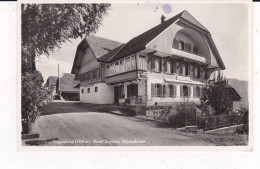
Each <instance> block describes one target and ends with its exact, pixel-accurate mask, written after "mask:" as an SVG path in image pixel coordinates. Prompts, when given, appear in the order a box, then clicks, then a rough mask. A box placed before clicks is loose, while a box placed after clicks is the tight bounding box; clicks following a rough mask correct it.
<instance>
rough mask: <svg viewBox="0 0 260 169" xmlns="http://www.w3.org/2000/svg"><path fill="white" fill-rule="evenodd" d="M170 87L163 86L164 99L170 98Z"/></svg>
mask: <svg viewBox="0 0 260 169" xmlns="http://www.w3.org/2000/svg"><path fill="white" fill-rule="evenodd" d="M170 87H171V86H170V85H165V89H166V91H165V96H166V97H169V96H170Z"/></svg>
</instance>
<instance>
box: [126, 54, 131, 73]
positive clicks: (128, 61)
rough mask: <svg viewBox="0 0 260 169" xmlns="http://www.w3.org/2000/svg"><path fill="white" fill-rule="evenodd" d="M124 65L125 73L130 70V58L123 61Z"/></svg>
mask: <svg viewBox="0 0 260 169" xmlns="http://www.w3.org/2000/svg"><path fill="white" fill-rule="evenodd" d="M125 64H126V71H129V70H131V62H130V57H128V58H126V59H125Z"/></svg>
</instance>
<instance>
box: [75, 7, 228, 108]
mask: <svg viewBox="0 0 260 169" xmlns="http://www.w3.org/2000/svg"><path fill="white" fill-rule="evenodd" d="M126 33H127V32H126ZM223 69H225V65H224V63H223V61H222V59H221V57H220V55H219V52H218V50H217V48H216V46H215V44H214V42H213V39H212V37H211V34H210V32H209V30H208V29H207V28H205V27H204V26H203V25H202V24H200V23H199V22H198V21H197V20H196V19H195V18H194V17H193V16H192V15H191V14H190V13H188V12H187V11H183V12H181V13H180V14H178V15H176V16H174V17H172V18H170V19H168V20H166V21H164V20H163V18H162V20H161V24H159V25H157V26H155V27H153V28H151V29H150V30H148V31H146V32H144V33H142V34H141V35H138V36H136V37H135V38H133V39H131V40H130V41H129V42H127V43H126V44H122V43H119V42H115V41H112V40H108V39H104V38H100V37H96V36H88V37H86V38H85V39H83V40H82V42H81V43H80V44H79V45H78V48H77V51H76V55H75V59H74V63H73V67H72V71H71V73H72V74H75V75H76V79H77V80H80V101H81V102H88V103H98V104H111V103H123V102H126V101H127V102H129V103H131V104H135V103H147V102H148V103H149V104H155V103H164V102H167V103H169V102H175V101H179V100H182V99H183V98H188V99H190V100H193V101H198V102H199V100H200V99H199V98H200V97H201V95H202V88H203V87H204V86H205V82H206V80H207V79H208V78H209V77H210V74H211V73H212V72H213V71H216V70H223Z"/></svg>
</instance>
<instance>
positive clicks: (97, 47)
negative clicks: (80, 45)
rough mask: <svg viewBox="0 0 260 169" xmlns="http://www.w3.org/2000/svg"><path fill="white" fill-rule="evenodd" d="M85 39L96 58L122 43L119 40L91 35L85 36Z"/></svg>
mask: <svg viewBox="0 0 260 169" xmlns="http://www.w3.org/2000/svg"><path fill="white" fill-rule="evenodd" d="M86 41H87V43H88V45H89V47H90V48H91V50H92V52H93V53H94V55H95V56H96V58H100V57H101V56H103V55H105V54H107V53H109V52H110V51H112V50H113V49H115V48H118V47H119V46H121V45H122V43H121V42H117V41H114V40H110V39H106V38H101V37H98V36H93V35H90V36H88V37H87V38H86Z"/></svg>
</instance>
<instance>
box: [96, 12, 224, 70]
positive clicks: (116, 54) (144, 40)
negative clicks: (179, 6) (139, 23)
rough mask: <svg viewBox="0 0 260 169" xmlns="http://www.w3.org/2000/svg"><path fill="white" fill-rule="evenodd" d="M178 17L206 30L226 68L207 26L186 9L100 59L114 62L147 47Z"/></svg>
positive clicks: (221, 64)
mask: <svg viewBox="0 0 260 169" xmlns="http://www.w3.org/2000/svg"><path fill="white" fill-rule="evenodd" d="M178 19H180V20H184V21H187V22H189V23H191V24H192V25H194V26H195V27H197V28H199V29H200V30H202V31H204V32H205V34H207V37H208V39H209V40H210V42H211V43H212V46H213V48H215V51H216V52H215V53H216V56H217V58H216V60H217V62H218V63H219V65H220V67H221V68H222V69H225V65H224V63H223V61H222V59H221V57H220V55H219V53H218V51H217V49H216V46H215V44H214V42H213V40H212V38H211V35H210V33H209V31H208V29H207V28H206V27H204V26H203V25H202V24H201V23H199V22H198V21H197V20H196V19H195V18H194V17H193V16H192V15H191V14H190V13H189V12H187V11H186V10H184V11H183V12H181V13H179V14H177V15H175V16H173V17H172V18H170V19H168V20H167V21H165V22H163V23H161V24H159V25H157V26H155V27H153V28H151V29H149V30H148V31H146V32H144V33H142V34H140V35H138V36H136V37H134V38H133V39H131V40H130V41H128V42H127V43H126V44H124V45H122V46H121V47H118V48H116V49H114V50H113V51H111V52H109V53H107V54H106V55H104V56H102V57H101V58H100V59H99V61H101V62H102V61H103V62H110V61H111V62H112V61H115V60H118V59H120V58H123V57H125V56H128V55H131V54H134V53H136V52H139V51H141V50H143V49H145V46H146V45H147V44H148V43H149V42H150V41H152V40H153V39H154V38H155V37H156V36H158V35H159V34H160V33H161V32H163V31H164V30H165V29H166V28H168V27H169V26H170V25H172V24H173V23H174V22H175V21H177V20H178Z"/></svg>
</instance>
